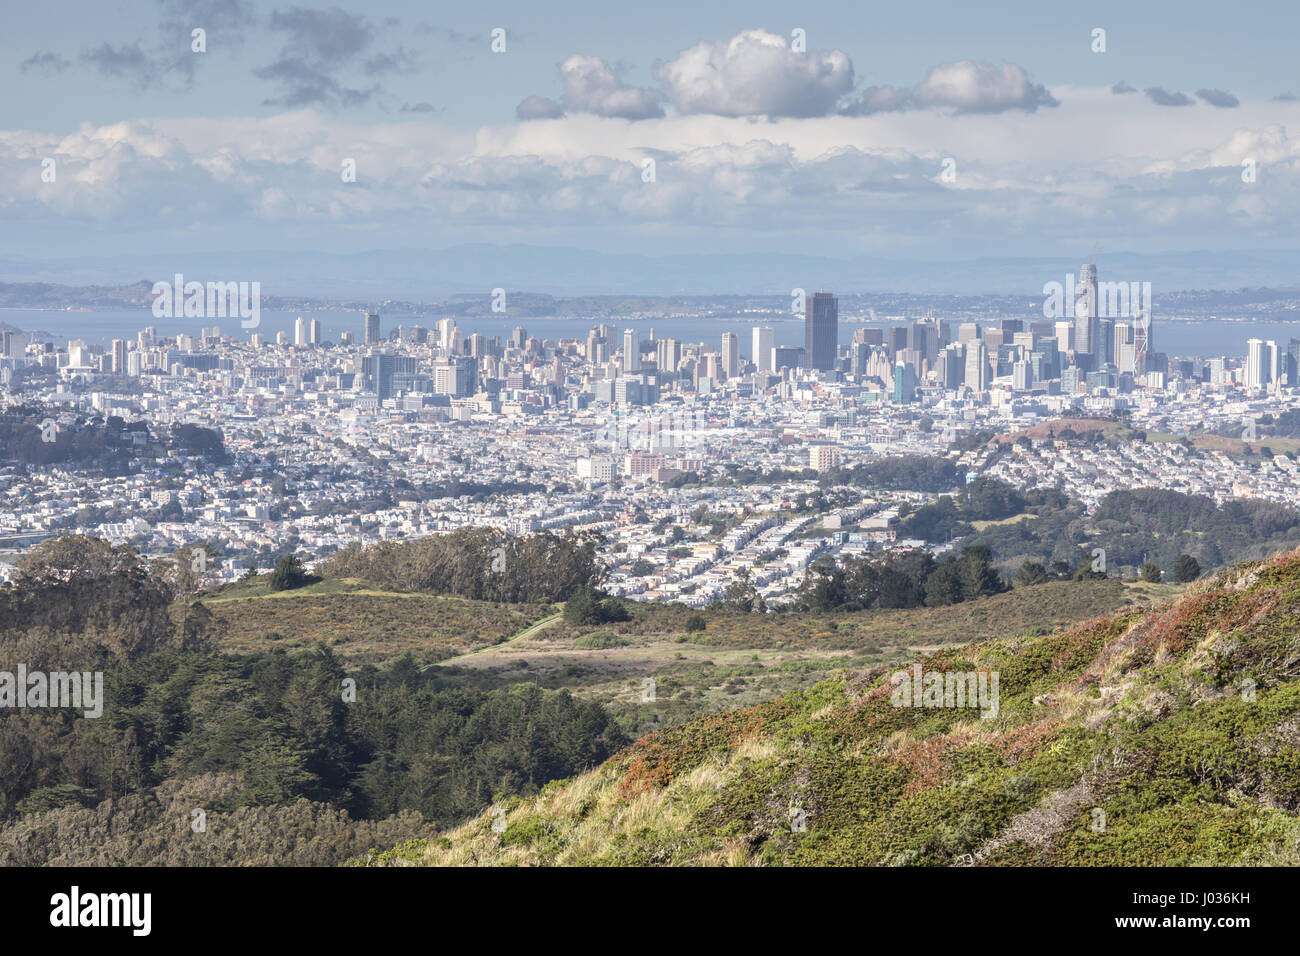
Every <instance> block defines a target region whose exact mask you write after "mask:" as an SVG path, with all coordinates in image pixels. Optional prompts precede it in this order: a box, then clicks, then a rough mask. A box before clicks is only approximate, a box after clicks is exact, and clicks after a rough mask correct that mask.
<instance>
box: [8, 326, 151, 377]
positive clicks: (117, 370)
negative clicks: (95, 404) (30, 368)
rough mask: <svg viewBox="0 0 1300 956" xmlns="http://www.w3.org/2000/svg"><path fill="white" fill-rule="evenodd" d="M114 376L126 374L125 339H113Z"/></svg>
mask: <svg viewBox="0 0 1300 956" xmlns="http://www.w3.org/2000/svg"><path fill="white" fill-rule="evenodd" d="M8 334H9V333H8V332H6V333H5V335H8ZM5 351H6V353H7V352H8V349H7V348H6V349H5ZM113 374H114V375H125V374H126V340H125V339H113Z"/></svg>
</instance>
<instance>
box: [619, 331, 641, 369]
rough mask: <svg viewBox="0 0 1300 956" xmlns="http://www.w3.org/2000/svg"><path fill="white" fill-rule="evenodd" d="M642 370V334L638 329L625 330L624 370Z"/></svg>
mask: <svg viewBox="0 0 1300 956" xmlns="http://www.w3.org/2000/svg"><path fill="white" fill-rule="evenodd" d="M640 370H641V336H640V334H639V333H638V332H637V330H636V329H624V330H623V371H625V372H637V371H640Z"/></svg>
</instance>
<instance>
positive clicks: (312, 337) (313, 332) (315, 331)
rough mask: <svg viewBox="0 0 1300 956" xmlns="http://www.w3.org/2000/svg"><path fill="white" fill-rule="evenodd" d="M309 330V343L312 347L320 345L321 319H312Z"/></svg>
mask: <svg viewBox="0 0 1300 956" xmlns="http://www.w3.org/2000/svg"><path fill="white" fill-rule="evenodd" d="M308 328H309V330H310V332H309V335H308V339H307V341H309V342H310V343H311V344H312V345H320V343H321V339H322V335H321V324H320V319H312V320H311V323H310V325H309V326H308Z"/></svg>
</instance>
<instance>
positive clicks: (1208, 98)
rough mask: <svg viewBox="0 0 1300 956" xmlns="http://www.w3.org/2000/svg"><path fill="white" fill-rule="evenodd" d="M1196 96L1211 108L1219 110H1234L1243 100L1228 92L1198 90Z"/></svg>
mask: <svg viewBox="0 0 1300 956" xmlns="http://www.w3.org/2000/svg"><path fill="white" fill-rule="evenodd" d="M1196 95H1197V96H1199V97H1200V98H1201V99H1202V100H1204V101H1205V102H1207V103H1209V104H1210V105H1211V106H1217V107H1219V109H1225V110H1226V109H1232V108H1233V107H1234V106H1240V105H1241V100H1239V99H1237V98H1236V97H1235V96H1233V95H1232V94H1231V93H1229V92H1227V91H1226V90H1197V91H1196Z"/></svg>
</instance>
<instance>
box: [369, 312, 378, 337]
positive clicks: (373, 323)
mask: <svg viewBox="0 0 1300 956" xmlns="http://www.w3.org/2000/svg"><path fill="white" fill-rule="evenodd" d="M378 344H379V313H378V312H367V313H366V345H378Z"/></svg>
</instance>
